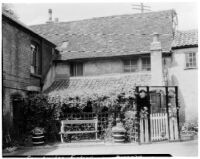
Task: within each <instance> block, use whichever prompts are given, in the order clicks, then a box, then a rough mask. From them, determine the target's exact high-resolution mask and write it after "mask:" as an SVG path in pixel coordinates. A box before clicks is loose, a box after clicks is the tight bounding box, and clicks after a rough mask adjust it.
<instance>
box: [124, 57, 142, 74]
mask: <svg viewBox="0 0 200 159" xmlns="http://www.w3.org/2000/svg"><path fill="white" fill-rule="evenodd" d="M138 59H139V58H138V57H136V58H130V59H123V66H124V69H123V72H124V73H131V72H138V71H139V66H138ZM133 61H134V62H133ZM126 62H128V65H127V64H125V63H126ZM125 70H129V71H125ZM133 70H135V71H133Z"/></svg>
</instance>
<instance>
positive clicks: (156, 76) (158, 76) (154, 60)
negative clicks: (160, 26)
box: [150, 33, 164, 86]
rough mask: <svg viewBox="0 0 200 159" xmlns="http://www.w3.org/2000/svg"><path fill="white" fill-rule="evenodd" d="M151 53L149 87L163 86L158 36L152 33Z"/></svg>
mask: <svg viewBox="0 0 200 159" xmlns="http://www.w3.org/2000/svg"><path fill="white" fill-rule="evenodd" d="M150 51H151V85H152V86H163V85H164V83H163V82H164V81H163V68H162V66H163V65H162V47H161V43H160V41H159V34H158V33H153V42H152V43H151V46H150Z"/></svg>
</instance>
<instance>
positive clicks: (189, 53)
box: [185, 51, 197, 69]
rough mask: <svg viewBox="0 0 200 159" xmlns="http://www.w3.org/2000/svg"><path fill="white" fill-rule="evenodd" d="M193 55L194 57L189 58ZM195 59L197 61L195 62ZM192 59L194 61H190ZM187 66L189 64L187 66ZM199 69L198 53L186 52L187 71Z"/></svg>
mask: <svg viewBox="0 0 200 159" xmlns="http://www.w3.org/2000/svg"><path fill="white" fill-rule="evenodd" d="M191 54H192V57H189V56H190V55H191ZM194 58H195V60H194ZM191 59H192V61H190V60H191ZM187 64H189V65H188V66H187ZM195 68H197V53H196V52H195V51H190V52H185V69H195Z"/></svg>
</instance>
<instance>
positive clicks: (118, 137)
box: [112, 118, 126, 143]
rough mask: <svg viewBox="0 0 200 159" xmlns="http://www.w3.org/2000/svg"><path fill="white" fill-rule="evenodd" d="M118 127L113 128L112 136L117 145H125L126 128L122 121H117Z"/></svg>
mask: <svg viewBox="0 0 200 159" xmlns="http://www.w3.org/2000/svg"><path fill="white" fill-rule="evenodd" d="M116 122H117V124H116V126H114V127H113V128H112V136H113V139H114V142H115V143H124V141H125V132H126V130H125V128H124V127H123V124H122V123H121V122H120V119H119V118H117V119H116Z"/></svg>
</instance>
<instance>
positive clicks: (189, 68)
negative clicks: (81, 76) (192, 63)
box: [184, 67, 197, 70]
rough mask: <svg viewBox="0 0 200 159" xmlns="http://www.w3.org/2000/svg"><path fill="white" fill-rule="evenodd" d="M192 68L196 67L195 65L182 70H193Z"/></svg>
mask: <svg viewBox="0 0 200 159" xmlns="http://www.w3.org/2000/svg"><path fill="white" fill-rule="evenodd" d="M193 69H197V67H185V68H184V70H193Z"/></svg>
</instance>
